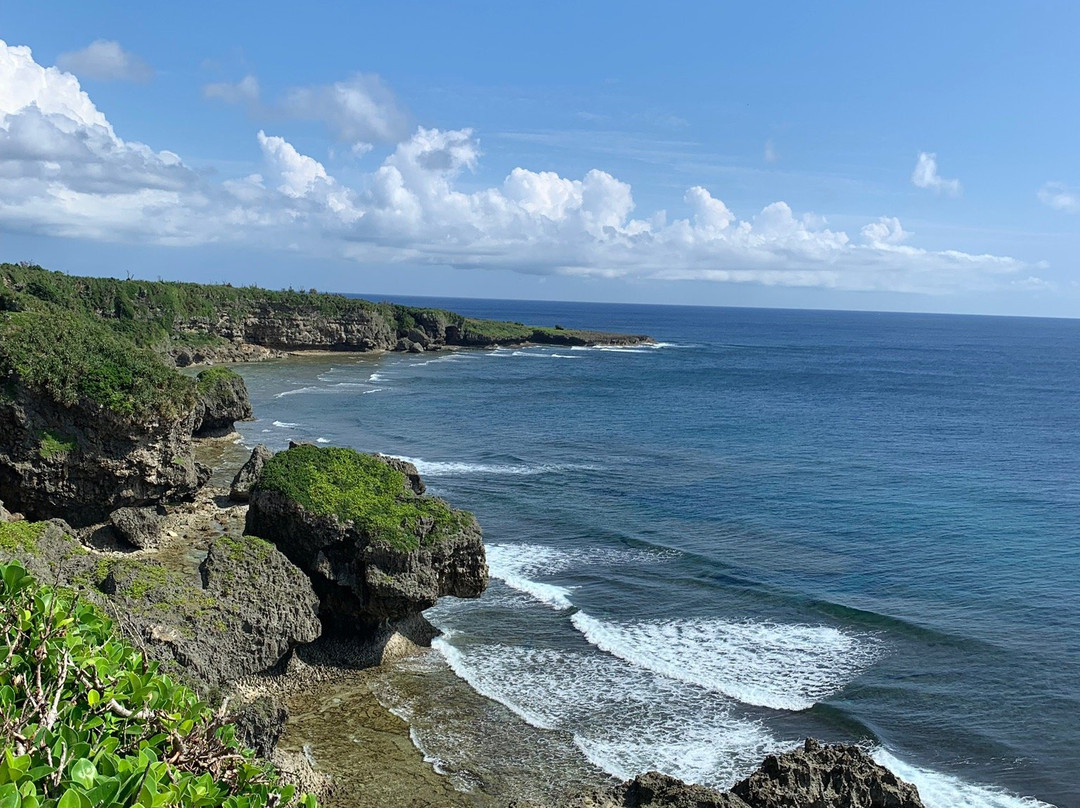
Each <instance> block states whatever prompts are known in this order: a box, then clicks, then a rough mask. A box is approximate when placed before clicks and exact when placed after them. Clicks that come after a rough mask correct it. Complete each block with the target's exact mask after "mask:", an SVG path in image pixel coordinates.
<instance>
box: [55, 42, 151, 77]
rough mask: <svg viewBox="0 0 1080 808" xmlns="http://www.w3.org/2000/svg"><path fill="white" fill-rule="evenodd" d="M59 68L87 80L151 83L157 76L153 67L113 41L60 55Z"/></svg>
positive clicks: (94, 43)
mask: <svg viewBox="0 0 1080 808" xmlns="http://www.w3.org/2000/svg"><path fill="white" fill-rule="evenodd" d="M56 65H57V67H59V68H60V69H61V70H66V71H67V72H69V73H75V74H76V75H79V76H82V77H83V78H84V79H97V80H99V81H149V80H150V79H151V78H153V76H154V71H153V70H152V69H151V67H150V65H148V64H147V63H146V62H144V61H143V60H142V59H140V58H139V57H138V56H136V55H135V54H134V53H131V52H130V51H126V50H124V49H123V48H122V47H120V43H119V42H117V41H116V40H114V39H95V40H94V41H93V42H91V43H90V44H89V45H87V46H86V47H85V48H83V49H82V50H77V51H69V52H68V53H61V54H60V55H59V56H58V57H57V59H56Z"/></svg>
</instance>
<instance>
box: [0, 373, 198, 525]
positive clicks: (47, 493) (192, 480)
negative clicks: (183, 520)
mask: <svg viewBox="0 0 1080 808" xmlns="http://www.w3.org/2000/svg"><path fill="white" fill-rule="evenodd" d="M194 422H195V412H194V411H192V412H189V413H187V414H186V415H184V416H183V417H181V418H178V419H176V420H141V421H139V420H131V419H127V418H123V417H121V416H119V415H117V414H115V413H113V412H112V411H110V410H108V409H106V408H104V407H101V406H99V405H96V404H93V403H89V402H85V403H81V404H77V405H75V406H73V407H66V406H63V405H62V404H59V403H57V402H55V401H53V400H51V399H49V398H48V397H46V396H43V395H38V394H36V393H34V392H32V391H30V390H28V389H26V388H25V387H21V386H17V385H12V386H10V387H9V388H8V389H7V390H6V391H5V394H4V395H3V396H0V500H3V502H4V503H5V504H6V506H7V507H8V509H9V510H12V511H17V512H21V513H23V514H25V515H26V516H27V517H28V518H32V519H49V518H52V517H60V518H63V519H66V520H67V521H68V522H70V523H71V524H74V525H86V524H90V523H93V522H98V521H103V520H104V519H106V518H107V517H108V514H109V513H110V512H111V511H113V510H115V509H116V508H120V507H124V506H142V505H153V504H158V503H162V502H165V501H172V500H177V499H183V498H185V497H190V496H191V495H192V494H194V492H195V491H196V490H198V488H200V487H201V486H202V485H203V484H204V483H205V482H206V481H207V480H208V479H209V476H210V470H209V469H207V468H205V467H203V466H200V465H198V464H197V463H196V462H195V461H194V459H193V457H192V453H191V433H192V429H193V427H194Z"/></svg>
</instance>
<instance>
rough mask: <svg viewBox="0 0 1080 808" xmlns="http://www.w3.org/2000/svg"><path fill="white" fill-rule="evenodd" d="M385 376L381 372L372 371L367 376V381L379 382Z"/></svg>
mask: <svg viewBox="0 0 1080 808" xmlns="http://www.w3.org/2000/svg"><path fill="white" fill-rule="evenodd" d="M384 378H385V377H384V376H383V375H382V374H381V373H372V374H371V375H370V376H368V377H367V380H368V381H369V382H373V383H374V382H381V381H382V380H383V379H384Z"/></svg>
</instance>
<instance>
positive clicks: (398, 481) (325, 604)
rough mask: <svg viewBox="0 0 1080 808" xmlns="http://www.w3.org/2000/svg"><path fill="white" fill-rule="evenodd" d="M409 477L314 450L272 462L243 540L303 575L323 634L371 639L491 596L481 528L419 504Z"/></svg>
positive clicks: (360, 458)
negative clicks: (446, 601)
mask: <svg viewBox="0 0 1080 808" xmlns="http://www.w3.org/2000/svg"><path fill="white" fill-rule="evenodd" d="M407 473H408V472H406V471H402V470H400V469H399V466H398V464H397V463H394V464H392V463H388V462H386V458H377V457H373V456H371V455H362V454H360V453H358V452H355V451H353V450H351V449H333V448H327V449H320V448H317V447H315V446H310V445H299V446H295V447H293V448H291V449H289V450H288V451H285V452H279V453H278V454H276V455H274V457H273V458H271V459H270V460H269V461H267V464H266V466H265V468H264V471H263V474H262V476H261V477H260V478H259V481H258V483H257V484H256V486H255V488H254V490H253V491H252V493H251V505H250V507H249V509H248V514H247V532H249V533H257V534H260V535H262V536H263V537H265V538H267V539H268V540H270V541H272V542H273V543H274V544H275V545H276V546H277V547H278V548H280V549H281V551H282V552H284V553H285V555H286V556H288V558H289V559H290V560H291V561H292V562H293V563H294V564H296V565H297V566H298V567H299V568H300V569H302V570H303V571H304V572H305V573H307V575H308V576H309V577H310V578H311V581H312V583H313V585H314V587H315V591H316V592H317V593H318V595H319V599H320V616H321V618H322V620H323V623H324V625H326V626H328V627H332V628H335V629H338V630H343V631H346V632H348V633H353V634H359V635H364V636H371V635H373V634H375V633H377V632H378V631H379V630H380V628H384V627H385V625H386V624H387V623H393V622H395V621H404V620H408V619H410V618H413V617H415V616H417V615H418V614H419V613H420V612H422V611H423V610H424V609H428V608H430V607H431V606H434V605H435V602H436V601H437V600H438V599H439V598H440V597H442V596H444V595H453V596H455V597H462V598H472V597H478V596H479V595H480V594H481V593H482V592H483V591H484V589H485V588H486V587H487V579H488V570H487V564H486V561H485V556H484V544H483V537H482V534H481V531H480V526H479V525H478V524H477V522H476V518H475V517H474V516H473V515H472V514H470V513H466V512H464V511H457V510H454V509H452V508H450V507H449V506H448V505H447V504H446V503H445V502H443V501H442V500H439V499H436V498H434V497H428V496H421V495H419V494H417V493H416V490H415V487H414V484H413V483H411V482H410V481H409V477H408V476H407ZM412 473H413V474H415V468H413V469H412ZM416 485H417V486H421V484H420V483H419V478H418V475H417V483H416ZM421 487H422V486H421ZM326 492H333V497H330V498H327V497H326Z"/></svg>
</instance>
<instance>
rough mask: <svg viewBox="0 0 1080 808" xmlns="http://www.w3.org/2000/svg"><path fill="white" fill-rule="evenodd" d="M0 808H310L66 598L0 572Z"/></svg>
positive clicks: (8, 568)
mask: <svg viewBox="0 0 1080 808" xmlns="http://www.w3.org/2000/svg"><path fill="white" fill-rule="evenodd" d="M0 621H2V624H3V628H2V629H0V631H2V633H0V658H3V659H5V660H6V662H5V664H4V665H3V666H2V667H0V739H2V743H3V750H2V753H0V806H3V808H91V806H93V808H97V807H98V806H101V808H121V806H142V807H143V808H157V806H181V805H182V806H208V807H214V806H225V808H264V806H265V807H267V808H269V807H270V806H298V807H302V808H314V806H315V799H314V797H312V796H310V795H303V796H298V795H296V793H295V789H294V788H293V787H292V786H282V785H280V784H279V782H278V781H277V778H276V775H275V773H274V771H273V769H271V768H270V767H269V766H267V765H266V764H263V763H260V762H257V761H256V760H255V758H254V757H253V754H252V753H251V752H250V751H246V750H243V749H241V748H240V746H239V744H238V743H237V742H236V741H235V739H234V737H233V732H234V731H233V727H232V726H231V725H229V724H226V723H225V722H224V719H223V711H218V712H213V711H211V710H210V709H209V708H208V707H207V705H206V704H204V703H202V702H200V701H199V700H198V698H197V697H196V696H195V694H194V693H193V692H192V691H191V690H189V689H188V688H186V687H183V686H182V685H178V684H176V683H174V682H173V681H172V680H170V679H169V678H168V677H167V676H164V675H163V674H161V673H159V672H158V670H157V666H156V664H155V663H153V662H148V661H147V660H146V659H145V657H144V656H143V655H142V654H141V653H139V652H138V651H135V650H134V649H133V648H131V646H129V645H128V644H127V643H125V642H123V641H122V640H120V639H117V638H116V636H115V635H114V633H113V628H112V624H111V623H110V621H109V620H108V619H107V618H105V617H104V616H103V615H102V614H101V613H100V612H99V611H98V610H97V609H96V608H94V607H93V606H92V605H90V604H87V603H83V602H80V601H79V600H78V599H77V598H76V597H75V595H74V594H73V593H71V592H68V591H66V590H62V589H53V588H50V587H45V586H39V585H38V584H37V583H36V582H35V581H34V579H33V578H32V577H30V575H29V574H28V573H27V572H26V570H25V569H23V567H22V566H21V565H19V564H17V563H12V564H6V565H0Z"/></svg>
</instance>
